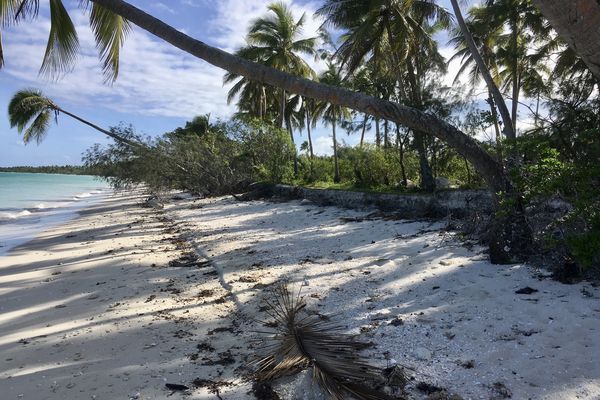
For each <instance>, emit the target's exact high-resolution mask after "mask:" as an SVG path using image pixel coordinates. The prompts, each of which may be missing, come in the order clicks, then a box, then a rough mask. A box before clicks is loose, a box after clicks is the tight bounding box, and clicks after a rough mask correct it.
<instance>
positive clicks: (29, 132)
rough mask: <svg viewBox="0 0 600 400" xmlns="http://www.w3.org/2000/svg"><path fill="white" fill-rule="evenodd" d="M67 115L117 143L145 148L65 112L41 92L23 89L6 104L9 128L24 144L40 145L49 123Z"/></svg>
mask: <svg viewBox="0 0 600 400" xmlns="http://www.w3.org/2000/svg"><path fill="white" fill-rule="evenodd" d="M61 113H62V114H65V115H68V116H69V117H71V118H74V119H76V120H77V121H79V122H82V123H84V124H85V125H87V126H90V127H92V128H94V129H96V130H97V131H99V132H101V133H103V134H105V135H106V136H108V137H110V138H112V139H114V140H115V141H117V142H120V143H124V144H126V145H128V146H130V147H132V148H137V149H140V148H143V149H145V148H146V146H144V145H142V144H141V143H138V142H134V141H132V140H129V139H127V138H124V137H122V136H120V135H117V134H115V133H113V132H111V131H107V130H106V129H102V128H100V127H99V126H97V125H95V124H93V123H91V122H89V121H86V120H85V119H83V118H81V117H79V116H77V115H75V114H72V113H70V112H69V111H66V110H65V109H63V108H61V107H59V106H58V105H56V103H54V102H53V101H52V100H50V99H49V98H48V97H45V96H44V95H43V94H42V92H41V91H39V90H36V89H25V90H19V91H18V92H16V93H15V94H14V95H13V97H12V99H11V100H10V102H9V104H8V119H9V122H10V127H11V128H14V127H16V128H17V129H18V131H19V133H20V134H22V135H23V142H24V143H25V144H28V143H30V142H31V141H34V140H35V141H36V142H37V143H40V142H41V141H42V140H44V138H45V137H46V135H47V133H48V129H49V128H50V121H51V120H52V119H53V117H54V120H55V121H56V122H58V116H59V115H60V114H61Z"/></svg>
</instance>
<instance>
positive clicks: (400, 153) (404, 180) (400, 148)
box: [396, 124, 408, 187]
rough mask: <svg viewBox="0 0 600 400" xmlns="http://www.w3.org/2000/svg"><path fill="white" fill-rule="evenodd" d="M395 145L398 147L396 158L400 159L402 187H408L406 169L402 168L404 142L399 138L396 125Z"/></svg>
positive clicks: (398, 128)
mask: <svg viewBox="0 0 600 400" xmlns="http://www.w3.org/2000/svg"><path fill="white" fill-rule="evenodd" d="M396 145H397V146H398V156H399V157H400V173H401V174H402V185H403V186H404V187H408V179H407V178H406V168H405V167H404V141H403V140H402V137H401V136H400V125H398V124H396Z"/></svg>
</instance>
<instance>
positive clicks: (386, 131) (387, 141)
mask: <svg viewBox="0 0 600 400" xmlns="http://www.w3.org/2000/svg"><path fill="white" fill-rule="evenodd" d="M383 147H384V148H385V149H387V148H389V147H390V138H389V127H388V121H387V119H386V120H385V121H383Z"/></svg>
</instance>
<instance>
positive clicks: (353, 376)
mask: <svg viewBox="0 0 600 400" xmlns="http://www.w3.org/2000/svg"><path fill="white" fill-rule="evenodd" d="M265 303H266V305H267V308H268V309H267V313H269V315H270V316H271V317H273V318H274V319H275V321H276V323H277V328H276V331H275V334H274V336H273V337H272V338H271V340H270V342H268V344H267V346H266V347H265V350H266V351H267V352H269V354H268V355H267V356H265V357H263V358H262V359H260V360H258V361H257V362H256V366H257V372H256V376H257V378H258V380H262V381H269V380H272V379H276V378H279V377H282V376H286V375H290V374H293V373H295V372H298V371H299V370H301V369H303V368H305V367H307V366H309V367H311V368H312V371H313V375H312V376H313V379H314V380H315V381H316V382H317V383H318V384H319V385H320V386H321V388H322V389H323V390H324V392H325V393H326V394H327V395H328V396H329V397H330V398H332V399H334V400H343V399H348V398H349V397H351V398H354V399H357V400H391V399H392V397H390V396H388V395H386V394H384V393H381V392H379V391H378V390H376V389H374V388H373V387H372V386H373V385H374V384H377V383H380V380H381V377H382V372H381V371H380V370H379V369H378V368H375V367H373V366H371V365H369V364H368V363H367V362H366V361H365V360H363V359H362V358H361V357H360V355H359V354H358V352H359V351H360V350H361V349H362V348H364V344H362V343H359V342H357V341H355V340H353V338H351V337H350V336H348V335H344V334H342V333H340V332H339V327H337V326H336V325H334V324H332V323H331V322H328V321H323V320H322V319H320V318H319V317H317V316H314V315H308V314H307V313H305V312H303V310H304V309H305V307H306V303H305V302H304V299H303V298H302V297H301V296H300V292H298V294H292V293H291V292H290V291H289V289H288V288H287V286H285V285H281V286H278V287H277V288H276V289H275V291H274V296H273V299H272V300H271V301H265Z"/></svg>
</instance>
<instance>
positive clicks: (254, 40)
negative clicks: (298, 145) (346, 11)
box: [225, 3, 316, 142]
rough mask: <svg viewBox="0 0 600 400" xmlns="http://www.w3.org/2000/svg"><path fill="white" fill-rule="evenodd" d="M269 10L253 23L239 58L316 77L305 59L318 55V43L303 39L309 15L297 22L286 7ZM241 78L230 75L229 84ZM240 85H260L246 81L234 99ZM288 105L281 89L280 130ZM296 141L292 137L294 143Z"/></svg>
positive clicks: (278, 4)
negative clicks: (304, 56)
mask: <svg viewBox="0 0 600 400" xmlns="http://www.w3.org/2000/svg"><path fill="white" fill-rule="evenodd" d="M267 8H268V10H269V11H270V14H268V15H266V16H264V17H261V18H258V19H256V20H255V21H253V22H252V24H251V25H250V29H249V31H248V35H247V36H246V41H247V43H248V45H247V46H246V47H244V48H242V49H240V50H238V52H237V55H238V56H240V57H242V58H245V59H247V60H251V61H255V62H257V63H259V64H263V65H266V66H269V67H273V68H276V69H278V70H280V71H284V72H288V73H291V74H294V75H299V76H302V77H306V78H308V77H314V76H315V72H314V71H313V70H312V68H311V67H310V66H309V65H308V64H307V63H306V61H304V59H303V58H302V57H301V55H314V54H315V44H316V39H315V38H301V37H300V35H301V34H302V28H303V26H304V24H305V22H306V15H305V14H303V15H302V16H301V17H300V19H298V20H297V21H295V20H294V16H293V15H292V12H291V10H290V9H289V8H288V7H287V6H286V5H285V4H284V3H272V4H270V5H269V6H268V7H267ZM238 77H239V75H236V74H231V73H229V74H226V76H225V82H227V83H228V82H232V81H234V80H235V79H236V78H238ZM241 82H243V83H241ZM240 84H241V85H242V86H248V85H256V83H255V82H253V81H252V79H251V78H243V77H242V78H241V79H240V81H239V82H238V83H237V84H236V85H235V86H234V87H233V88H232V89H231V90H230V93H229V96H230V97H232V95H234V94H235V93H236V92H237V91H240ZM286 102H287V93H286V91H285V89H281V90H280V93H279V107H280V108H279V109H280V113H279V118H278V125H279V126H280V127H283V125H284V122H285V109H286ZM293 139H294V138H293V136H292V142H293Z"/></svg>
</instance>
